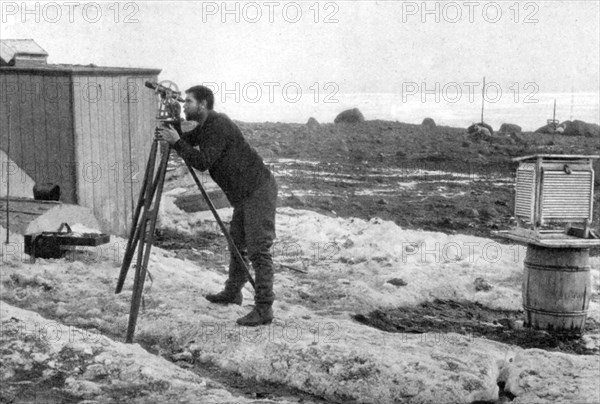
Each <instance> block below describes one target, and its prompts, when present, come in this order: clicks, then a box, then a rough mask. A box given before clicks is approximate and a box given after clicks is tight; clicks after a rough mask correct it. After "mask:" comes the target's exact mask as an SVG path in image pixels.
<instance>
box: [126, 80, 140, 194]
mask: <svg viewBox="0 0 600 404" xmlns="http://www.w3.org/2000/svg"><path fill="white" fill-rule="evenodd" d="M125 82H126V86H125V91H126V100H127V110H128V112H129V119H128V122H127V125H128V131H129V145H130V146H129V147H130V150H131V166H130V178H129V180H130V181H131V188H132V192H133V203H134V205H135V203H136V202H137V198H138V194H139V191H140V188H141V182H142V180H143V176H142V174H141V173H142V172H143V171H142V170H143V169H144V166H143V164H144V163H142V160H143V158H142V156H143V149H142V147H143V145H142V144H141V142H140V139H139V137H140V136H139V132H140V128H139V123H138V115H139V111H138V106H139V90H137V89H136V83H135V80H134V79H132V78H131V77H128V78H126V79H125Z"/></svg>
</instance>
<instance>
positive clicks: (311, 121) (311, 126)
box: [306, 116, 321, 130]
mask: <svg viewBox="0 0 600 404" xmlns="http://www.w3.org/2000/svg"><path fill="white" fill-rule="evenodd" d="M306 126H307V127H308V129H310V130H315V129H317V128H318V127H319V126H321V125H320V124H319V121H317V120H316V119H315V118H313V117H312V116H311V117H310V118H308V122H306Z"/></svg>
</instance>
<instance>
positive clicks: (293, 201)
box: [287, 194, 306, 207]
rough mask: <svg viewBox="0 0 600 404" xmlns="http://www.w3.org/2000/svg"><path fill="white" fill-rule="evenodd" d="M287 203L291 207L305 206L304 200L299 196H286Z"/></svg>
mask: <svg viewBox="0 0 600 404" xmlns="http://www.w3.org/2000/svg"><path fill="white" fill-rule="evenodd" d="M287 201H288V203H289V204H290V206H292V207H298V206H306V199H304V198H303V197H302V196H299V195H294V194H292V195H291V196H288V198H287Z"/></svg>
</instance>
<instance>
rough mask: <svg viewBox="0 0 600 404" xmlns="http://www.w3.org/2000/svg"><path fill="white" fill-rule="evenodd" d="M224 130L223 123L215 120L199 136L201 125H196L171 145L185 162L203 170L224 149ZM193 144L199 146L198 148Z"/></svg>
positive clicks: (225, 142)
mask: <svg viewBox="0 0 600 404" xmlns="http://www.w3.org/2000/svg"><path fill="white" fill-rule="evenodd" d="M226 131H227V127H226V125H225V124H223V123H220V122H215V123H214V124H213V125H211V127H210V128H206V130H205V131H204V133H203V134H202V136H200V133H201V127H196V128H194V129H193V130H192V131H190V132H186V133H183V134H182V135H181V137H180V138H179V140H177V141H176V142H175V143H174V144H172V146H173V148H174V149H175V150H176V151H177V154H179V156H180V157H181V158H182V159H183V160H184V161H185V162H186V163H188V164H189V165H191V166H192V167H194V168H196V169H198V170H200V171H205V170H207V169H209V168H210V167H211V166H212V165H213V163H214V162H215V161H217V159H218V158H219V157H220V156H221V154H222V153H223V152H224V151H225V148H226V147H227V136H226ZM194 146H199V150H198V149H196V148H194Z"/></svg>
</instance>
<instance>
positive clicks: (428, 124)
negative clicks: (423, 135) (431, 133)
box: [421, 118, 436, 129]
mask: <svg viewBox="0 0 600 404" xmlns="http://www.w3.org/2000/svg"><path fill="white" fill-rule="evenodd" d="M421 126H423V127H424V128H427V129H433V128H435V127H436V124H435V121H434V120H433V119H431V118H425V119H423V122H422V123H421Z"/></svg>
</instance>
